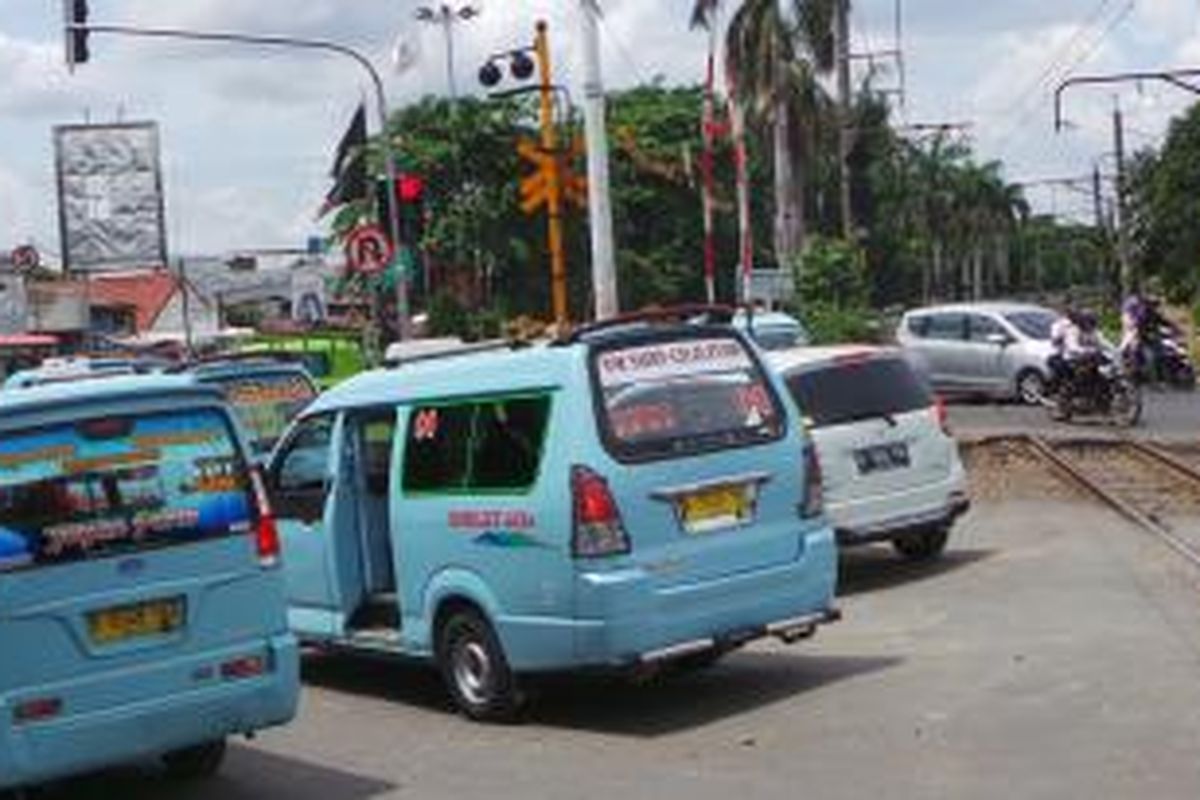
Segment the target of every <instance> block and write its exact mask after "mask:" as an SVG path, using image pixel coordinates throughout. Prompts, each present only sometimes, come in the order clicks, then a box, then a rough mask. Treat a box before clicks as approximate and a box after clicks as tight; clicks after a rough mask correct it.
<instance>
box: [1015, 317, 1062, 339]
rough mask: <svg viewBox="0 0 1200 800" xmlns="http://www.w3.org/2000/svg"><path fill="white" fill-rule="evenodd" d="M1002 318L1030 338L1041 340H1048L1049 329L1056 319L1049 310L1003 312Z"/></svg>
mask: <svg viewBox="0 0 1200 800" xmlns="http://www.w3.org/2000/svg"><path fill="white" fill-rule="evenodd" d="M1004 318H1005V319H1006V320H1008V321H1009V322H1010V323H1011V324H1012V326H1013V327H1014V328H1016V329H1017V330H1019V331H1020V332H1021V333H1023V334H1025V335H1026V336H1028V337H1029V338H1030V339H1037V340H1038V341H1042V342H1048V341H1050V329H1051V328H1052V327H1054V320H1055V319H1057V317H1056V316H1055V315H1054V313H1053V312H1050V311H1018V312H1015V313H1012V314H1005V315H1004Z"/></svg>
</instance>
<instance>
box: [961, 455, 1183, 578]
mask: <svg viewBox="0 0 1200 800" xmlns="http://www.w3.org/2000/svg"><path fill="white" fill-rule="evenodd" d="M1004 442H1005V446H1007V447H1010V448H1011V447H1013V446H1016V447H1018V448H1027V449H1028V452H1029V453H1030V454H1032V455H1033V456H1035V457H1036V458H1037V459H1039V460H1040V461H1041V462H1042V463H1043V464H1045V465H1046V466H1048V467H1050V468H1051V469H1052V470H1053V471H1054V472H1056V473H1057V474H1058V475H1059V476H1060V477H1062V478H1063V479H1064V481H1065V482H1066V483H1067V484H1068V485H1072V486H1074V487H1075V488H1076V489H1077V490H1079V491H1082V492H1083V493H1085V494H1087V495H1090V496H1091V497H1093V498H1094V499H1096V500H1098V501H1099V502H1101V503H1103V504H1105V505H1107V506H1109V507H1110V508H1112V509H1113V510H1114V511H1116V512H1117V513H1119V514H1121V515H1122V516H1124V517H1125V518H1126V519H1128V520H1130V521H1131V522H1133V523H1134V524H1136V525H1138V526H1139V527H1141V528H1143V529H1144V530H1146V531H1148V532H1149V533H1151V534H1153V535H1154V536H1156V537H1158V538H1159V539H1160V540H1161V541H1162V542H1163V543H1164V544H1166V545H1167V546H1168V547H1170V548H1171V549H1172V550H1174V551H1175V552H1176V553H1178V554H1179V555H1180V556H1181V557H1183V558H1185V559H1186V560H1187V561H1189V562H1190V563H1191V564H1193V565H1194V566H1196V567H1197V568H1200V464H1197V463H1196V462H1195V461H1194V460H1193V459H1192V458H1189V457H1188V456H1187V455H1186V454H1185V455H1176V454H1174V453H1172V452H1169V451H1167V450H1165V449H1163V448H1161V447H1159V446H1156V445H1153V444H1149V443H1145V442H1141V441H1135V440H1132V439H1053V440H1050V439H1044V438H1041V437H1038V436H1030V435H1018V436H1014V437H1007V438H1006V439H1005V440H1004ZM998 443H999V442H996V441H993V442H987V443H981V444H982V446H984V447H991V446H995V445H996V444H998Z"/></svg>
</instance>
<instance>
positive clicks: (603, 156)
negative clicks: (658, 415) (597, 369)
mask: <svg viewBox="0 0 1200 800" xmlns="http://www.w3.org/2000/svg"><path fill="white" fill-rule="evenodd" d="M579 3H580V9H579V12H580V13H579V18H580V24H581V29H582V34H583V36H582V39H583V42H582V43H583V114H584V126H585V135H586V140H587V166H588V213H589V216H590V218H591V237H592V290H593V292H594V293H595V302H596V305H595V308H596V319H606V318H608V317H613V316H616V315H617V313H618V312H619V311H620V306H619V300H618V298H619V295H618V293H617V266H616V256H615V254H614V252H613V226H612V206H611V204H610V195H609V179H608V131H607V129H606V127H605V125H606V123H605V109H604V81H603V79H602V77H601V73H600V8H599V7H598V6H597V5H596V0H579Z"/></svg>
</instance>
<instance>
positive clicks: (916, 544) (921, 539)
mask: <svg viewBox="0 0 1200 800" xmlns="http://www.w3.org/2000/svg"><path fill="white" fill-rule="evenodd" d="M949 539H950V529H949V528H931V529H930V530H927V531H922V532H921V533H917V534H911V535H909V536H901V537H899V538H896V539H893V540H892V546H893V547H895V548H896V552H897V553H899V554H900V555H902V556H904V557H905V558H907V559H908V560H909V561H932V560H933V559H935V558H937V557H938V556H940V555H941V554H942V552H943V551H944V550H945V549H946V542H947V541H949Z"/></svg>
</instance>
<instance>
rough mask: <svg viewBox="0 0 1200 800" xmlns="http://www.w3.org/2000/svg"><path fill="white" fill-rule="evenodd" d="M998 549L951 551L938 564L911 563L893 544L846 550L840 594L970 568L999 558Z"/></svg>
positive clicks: (892, 586)
mask: <svg viewBox="0 0 1200 800" xmlns="http://www.w3.org/2000/svg"><path fill="white" fill-rule="evenodd" d="M995 554H996V551H995V550H978V549H961V550H955V549H950V550H947V551H946V553H945V554H944V555H943V556H942V557H941V558H939V559H937V560H935V561H928V562H919V561H907V560H905V559H903V558H900V557H899V556H897V555H896V553H895V551H894V550H892V548H891V546H890V545H873V546H870V547H860V548H852V549H849V550H845V551H843V552H842V554H841V561H840V564H839V568H838V595H840V596H849V595H855V594H862V593H864V592H880V591H885V590H887V589H895V588H897V587H900V586H903V585H905V584H908V583H913V582H914V581H924V580H930V579H933V578H937V577H940V576H942V575H946V574H948V573H951V572H956V571H958V570H960V569H966V568H969V567H971V566H974V565H975V564H977V563H979V562H980V561H983V560H984V559H987V558H990V557H991V556H993V555H995Z"/></svg>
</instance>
